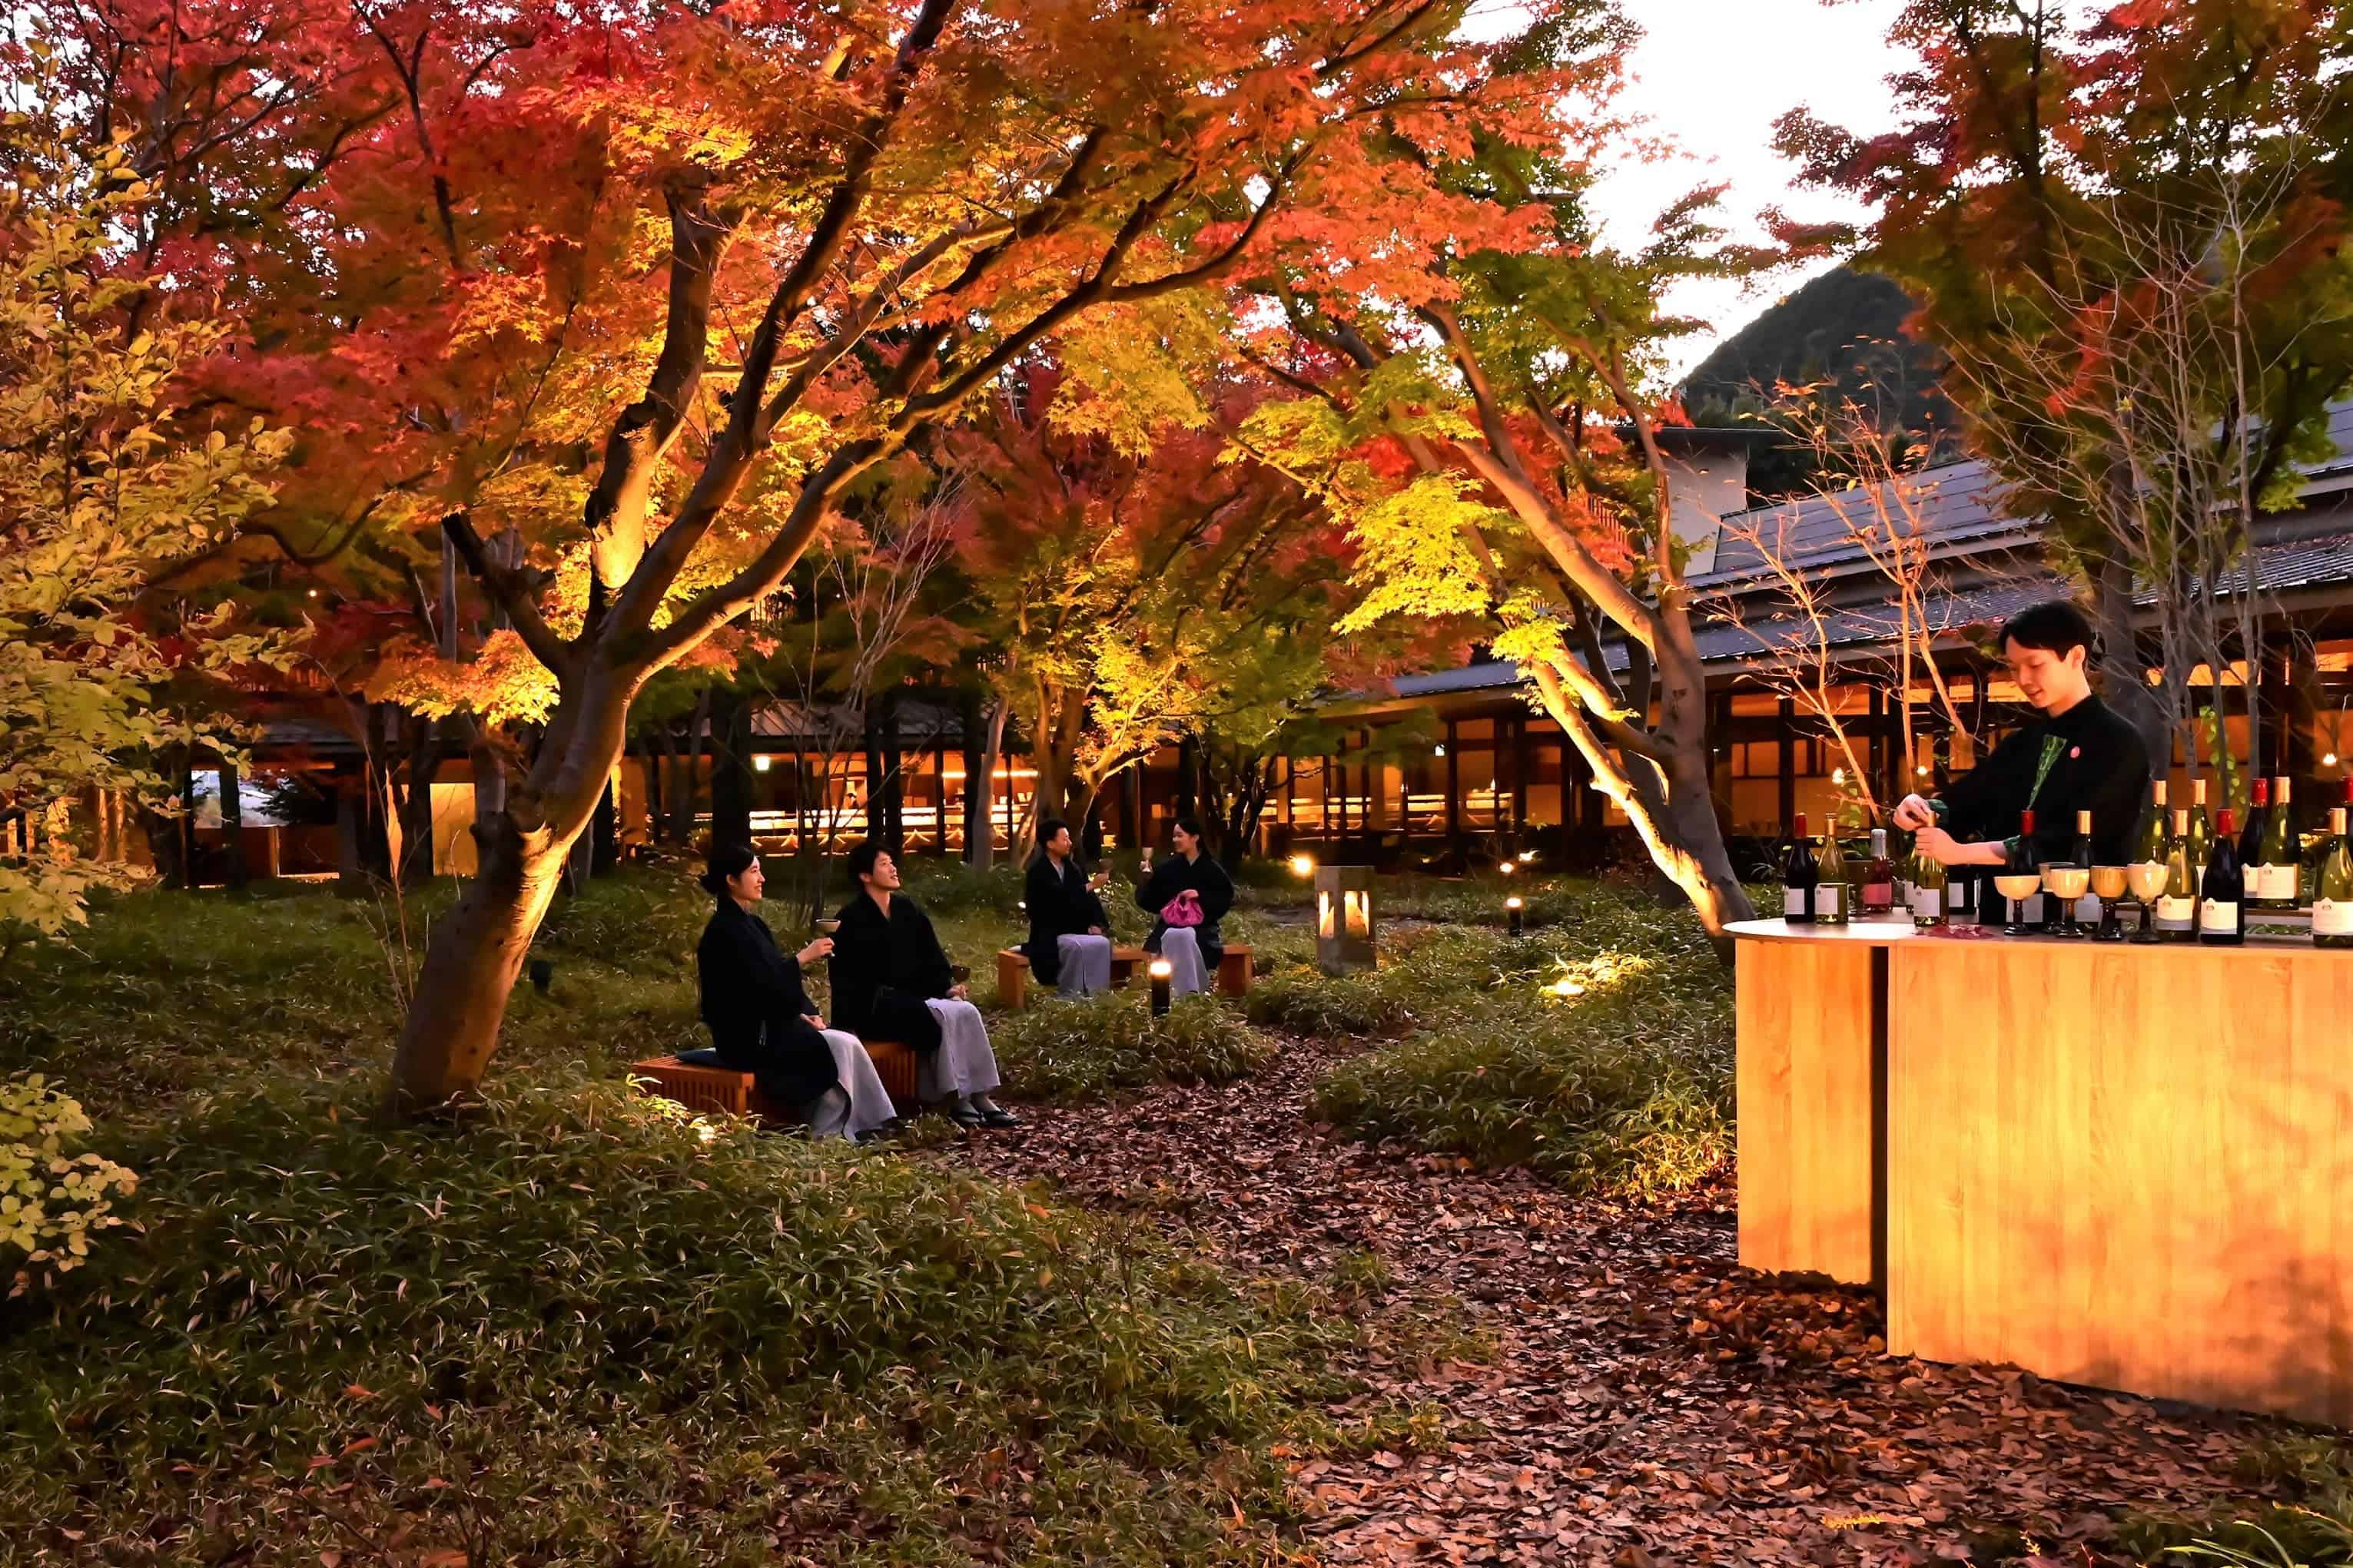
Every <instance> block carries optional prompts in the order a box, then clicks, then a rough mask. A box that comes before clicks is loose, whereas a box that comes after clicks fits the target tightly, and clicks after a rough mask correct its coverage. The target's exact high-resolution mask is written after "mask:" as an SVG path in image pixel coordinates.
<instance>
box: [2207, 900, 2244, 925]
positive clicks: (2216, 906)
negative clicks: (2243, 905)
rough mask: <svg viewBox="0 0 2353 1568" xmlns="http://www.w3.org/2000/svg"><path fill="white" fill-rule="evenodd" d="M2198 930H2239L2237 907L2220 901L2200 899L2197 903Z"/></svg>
mask: <svg viewBox="0 0 2353 1568" xmlns="http://www.w3.org/2000/svg"><path fill="white" fill-rule="evenodd" d="M2198 929H2199V930H2200V931H2237V930H2238V929H2239V906H2238V905H2236V904H2232V903H2225V902H2224V901H2223V900H2221V899H2201V900H2199V903H2198Z"/></svg>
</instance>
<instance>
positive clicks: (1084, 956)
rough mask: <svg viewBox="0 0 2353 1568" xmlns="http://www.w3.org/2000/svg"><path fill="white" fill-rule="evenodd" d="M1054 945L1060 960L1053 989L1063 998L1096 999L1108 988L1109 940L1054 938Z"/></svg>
mask: <svg viewBox="0 0 2353 1568" xmlns="http://www.w3.org/2000/svg"><path fill="white" fill-rule="evenodd" d="M1054 945H1055V947H1056V948H1057V949H1059V950H1060V958H1061V969H1060V972H1059V973H1058V975H1057V977H1056V979H1055V981H1054V989H1055V990H1057V991H1059V992H1060V993H1061V994H1063V995H1065V996H1100V995H1102V994H1103V993H1104V992H1106V991H1108V990H1110V989H1111V938H1109V937H1107V936H1064V937H1057V938H1055V939H1054Z"/></svg>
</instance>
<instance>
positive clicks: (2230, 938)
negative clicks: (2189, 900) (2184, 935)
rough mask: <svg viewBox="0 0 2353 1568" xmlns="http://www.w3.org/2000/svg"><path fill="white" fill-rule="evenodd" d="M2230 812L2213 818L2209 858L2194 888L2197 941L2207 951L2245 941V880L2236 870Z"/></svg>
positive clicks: (2236, 859) (2237, 855) (2234, 826)
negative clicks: (2243, 917)
mask: <svg viewBox="0 0 2353 1568" xmlns="http://www.w3.org/2000/svg"><path fill="white" fill-rule="evenodd" d="M2236 826H2237V825H2236V824H2235V823H2233V822H2232V820H2231V808H2230V807H2229V806H2227V805H2226V806H2224V807H2223V808H2222V809H2221V812H2219V813H2217V814H2216V817H2215V833H2214V848H2213V857H2214V858H2212V859H2211V860H2209V861H2207V862H2206V874H2205V876H2204V877H2202V878H2200V879H2199V884H2198V940H2199V941H2200V942H2203V943H2205V944H2206V945H2207V946H2209V947H2235V946H2237V945H2238V944H2239V943H2241V942H2245V941H2246V940H2247V924H2246V921H2244V920H2242V918H2241V917H2240V912H2239V911H2240V906H2241V905H2242V904H2244V903H2245V902H2246V901H2247V880H2246V877H2245V876H2244V874H2243V873H2242V872H2241V871H2240V869H2239V846H2238V844H2237V842H2236V840H2235V837H2234V832H2235V828H2236Z"/></svg>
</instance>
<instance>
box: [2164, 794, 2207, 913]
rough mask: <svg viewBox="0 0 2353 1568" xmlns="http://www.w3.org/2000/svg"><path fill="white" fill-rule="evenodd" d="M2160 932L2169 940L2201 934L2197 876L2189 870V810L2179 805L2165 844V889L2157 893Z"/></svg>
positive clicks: (2175, 810) (2174, 813)
mask: <svg viewBox="0 0 2353 1568" xmlns="http://www.w3.org/2000/svg"><path fill="white" fill-rule="evenodd" d="M2157 934H2158V936H2159V937H2161V938H2163V939H2164V940H2166V941H2168V942H2190V941H2194V940H2195V939H2196V937H2197V935H2198V879H2197V878H2196V877H2194V876H2193V875H2191V873H2190V870H2189V810H2188V808H2187V807H2182V806H2176V807H2175V808H2174V812H2173V837H2171V838H2168V839H2167V840H2166V844H2165V891H2164V892H2162V893H2159V894H2158V896H2157Z"/></svg>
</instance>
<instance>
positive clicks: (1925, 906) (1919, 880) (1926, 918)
mask: <svg viewBox="0 0 2353 1568" xmlns="http://www.w3.org/2000/svg"><path fill="white" fill-rule="evenodd" d="M1912 923H1913V924H1914V925H1915V926H1916V927H1919V928H1920V929H1922V930H1924V931H1925V930H1927V929H1930V928H1932V927H1936V926H1941V925H1943V924H1944V923H1945V866H1944V862H1942V861H1940V860H1938V859H1936V858H1935V857H1934V856H1931V855H1921V856H1918V857H1916V858H1915V859H1914V860H1913V862H1912Z"/></svg>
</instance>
